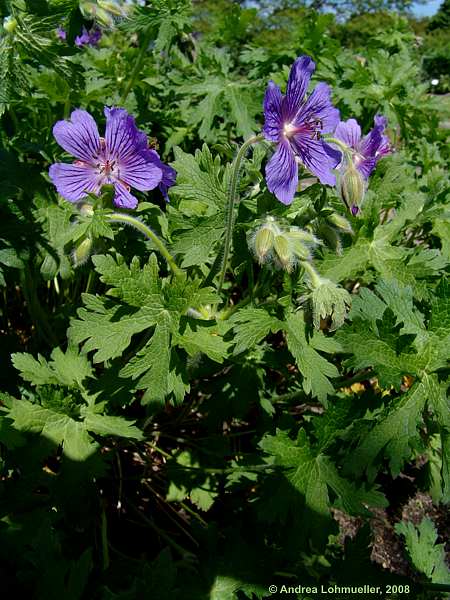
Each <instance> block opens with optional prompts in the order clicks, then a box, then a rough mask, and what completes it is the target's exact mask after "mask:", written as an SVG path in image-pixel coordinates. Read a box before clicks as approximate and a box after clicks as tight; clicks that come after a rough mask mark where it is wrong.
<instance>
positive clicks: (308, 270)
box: [300, 260, 323, 289]
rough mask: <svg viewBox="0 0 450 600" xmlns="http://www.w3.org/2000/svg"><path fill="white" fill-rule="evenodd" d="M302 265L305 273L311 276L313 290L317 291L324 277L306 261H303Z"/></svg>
mask: <svg viewBox="0 0 450 600" xmlns="http://www.w3.org/2000/svg"><path fill="white" fill-rule="evenodd" d="M300 264H301V266H302V267H303V269H304V270H305V272H306V273H307V274H308V275H309V278H310V280H311V285H312V286H313V288H314V289H317V288H318V287H319V286H320V285H321V284H322V283H323V279H322V277H321V276H320V275H319V274H318V273H317V271H316V270H315V269H314V267H313V266H312V265H311V264H310V263H309V262H307V261H306V260H302V261H301V262H300Z"/></svg>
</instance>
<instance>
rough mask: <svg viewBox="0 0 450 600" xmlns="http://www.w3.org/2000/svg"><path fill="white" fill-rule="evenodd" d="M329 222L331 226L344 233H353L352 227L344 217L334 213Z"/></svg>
mask: <svg viewBox="0 0 450 600" xmlns="http://www.w3.org/2000/svg"><path fill="white" fill-rule="evenodd" d="M327 220H328V222H329V223H330V225H332V226H334V227H337V228H338V229H340V230H341V231H343V232H344V233H353V229H352V226H351V225H350V223H349V221H348V220H347V219H346V218H345V217H344V216H343V215H340V214H338V213H335V212H334V213H331V215H329V217H328V219H327Z"/></svg>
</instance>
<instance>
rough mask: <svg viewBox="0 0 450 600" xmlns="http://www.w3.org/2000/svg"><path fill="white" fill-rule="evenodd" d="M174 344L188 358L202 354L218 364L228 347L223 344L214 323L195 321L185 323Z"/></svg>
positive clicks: (227, 344)
mask: <svg viewBox="0 0 450 600" xmlns="http://www.w3.org/2000/svg"><path fill="white" fill-rule="evenodd" d="M176 344H177V345H178V346H181V348H184V349H185V350H186V352H187V353H188V354H189V356H195V355H196V354H198V353H203V354H206V356H208V357H209V358H210V359H211V360H214V361H215V362H218V363H223V360H224V358H225V357H226V355H227V352H228V347H229V345H230V344H229V343H227V342H224V340H223V338H222V336H221V335H220V334H219V332H218V328H217V325H216V324H215V323H208V322H202V321H199V320H196V319H189V321H186V327H185V328H184V329H183V331H182V333H181V335H177V336H176Z"/></svg>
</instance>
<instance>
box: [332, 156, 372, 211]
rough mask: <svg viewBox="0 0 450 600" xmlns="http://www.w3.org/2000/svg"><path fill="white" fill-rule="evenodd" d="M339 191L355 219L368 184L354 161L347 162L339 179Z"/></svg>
mask: <svg viewBox="0 0 450 600" xmlns="http://www.w3.org/2000/svg"><path fill="white" fill-rule="evenodd" d="M337 190H338V193H339V195H340V197H341V199H342V200H343V202H344V204H345V205H346V206H347V208H348V209H349V211H350V212H351V213H352V215H353V216H354V217H355V216H356V215H357V214H358V213H359V210H360V207H361V205H362V202H363V200H364V196H365V193H366V183H365V181H364V177H363V176H362V174H361V172H360V171H359V169H358V168H357V167H356V165H355V163H354V162H353V160H347V164H346V166H345V167H344V168H343V169H342V170H341V173H340V174H339V176H338V179H337Z"/></svg>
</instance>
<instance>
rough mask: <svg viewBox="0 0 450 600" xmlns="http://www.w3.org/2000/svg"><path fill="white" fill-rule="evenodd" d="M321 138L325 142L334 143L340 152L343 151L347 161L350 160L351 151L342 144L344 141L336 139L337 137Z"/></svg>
mask: <svg viewBox="0 0 450 600" xmlns="http://www.w3.org/2000/svg"><path fill="white" fill-rule="evenodd" d="M323 140H324V142H326V143H327V144H335V145H336V146H338V147H339V149H340V150H342V152H343V153H344V156H345V159H346V160H347V161H348V162H350V161H351V160H352V151H351V149H350V148H349V147H348V146H347V144H344V142H342V141H341V140H338V139H337V138H334V137H324V138H323Z"/></svg>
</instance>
